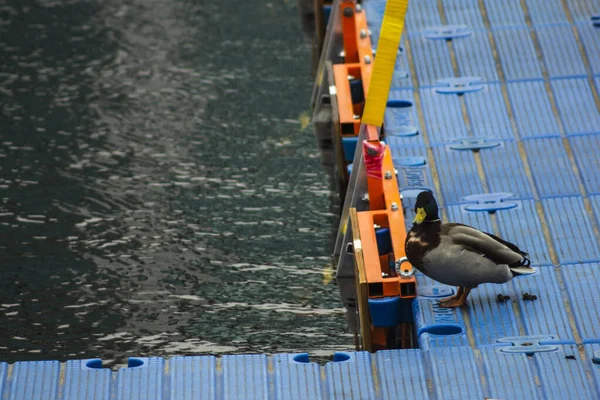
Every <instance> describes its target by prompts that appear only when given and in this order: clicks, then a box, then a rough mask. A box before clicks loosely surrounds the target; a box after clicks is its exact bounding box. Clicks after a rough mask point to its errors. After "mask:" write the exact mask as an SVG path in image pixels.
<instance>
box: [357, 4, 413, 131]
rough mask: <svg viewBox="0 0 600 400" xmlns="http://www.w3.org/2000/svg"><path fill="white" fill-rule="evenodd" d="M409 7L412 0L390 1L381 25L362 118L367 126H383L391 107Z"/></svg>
mask: <svg viewBox="0 0 600 400" xmlns="http://www.w3.org/2000/svg"><path fill="white" fill-rule="evenodd" d="M407 8H408V0H388V1H387V5H386V7H385V13H384V15H383V22H382V23H381V33H380V35H379V44H378V45H377V56H376V58H375V65H374V66H373V72H372V74H371V84H370V85H369V91H368V92H367V93H368V95H367V99H366V104H365V110H364V112H363V115H362V123H363V124H371V125H375V126H381V125H382V124H383V114H384V113H385V107H386V104H387V99H388V95H389V92H390V86H391V84H392V75H393V73H394V64H395V63H396V57H397V55H398V46H400V37H401V36H402V31H403V30H404V16H405V15H406V10H407Z"/></svg>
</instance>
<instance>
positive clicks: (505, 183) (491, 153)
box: [479, 140, 533, 199]
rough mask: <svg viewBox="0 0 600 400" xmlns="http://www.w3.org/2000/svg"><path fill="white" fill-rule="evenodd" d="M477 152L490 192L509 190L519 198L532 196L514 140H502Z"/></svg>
mask: <svg viewBox="0 0 600 400" xmlns="http://www.w3.org/2000/svg"><path fill="white" fill-rule="evenodd" d="M479 154H480V157H481V164H482V165H483V170H484V171H485V177H486V180H487V183H488V187H489V189H490V191H491V192H510V193H513V194H514V197H515V198H519V199H522V198H531V197H533V191H532V190H531V185H530V183H529V179H528V178H527V174H526V173H525V166H524V165H523V160H522V159H521V155H520V153H519V148H518V147H517V143H516V142H514V141H512V140H510V141H503V142H501V143H500V146H497V147H493V148H490V149H486V150H483V151H481V152H480V153H479Z"/></svg>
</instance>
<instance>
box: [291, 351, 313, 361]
mask: <svg viewBox="0 0 600 400" xmlns="http://www.w3.org/2000/svg"><path fill="white" fill-rule="evenodd" d="M292 360H294V361H295V362H297V363H309V362H310V360H309V358H308V353H302V354H296V355H295V356H294V357H292Z"/></svg>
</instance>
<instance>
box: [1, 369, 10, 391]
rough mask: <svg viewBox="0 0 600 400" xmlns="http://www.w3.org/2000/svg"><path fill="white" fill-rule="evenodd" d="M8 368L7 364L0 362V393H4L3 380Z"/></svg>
mask: <svg viewBox="0 0 600 400" xmlns="http://www.w3.org/2000/svg"><path fill="white" fill-rule="evenodd" d="M7 369H8V364H7V363H5V362H0V395H2V393H4V381H5V380H6V370H7Z"/></svg>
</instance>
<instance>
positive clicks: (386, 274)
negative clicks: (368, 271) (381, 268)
mask: <svg viewBox="0 0 600 400" xmlns="http://www.w3.org/2000/svg"><path fill="white" fill-rule="evenodd" d="M388 276H390V275H389V274H388V273H387V272H382V273H381V277H382V278H387V277H388Z"/></svg>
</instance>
